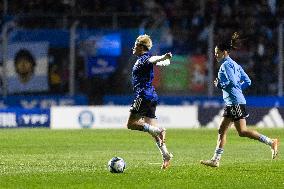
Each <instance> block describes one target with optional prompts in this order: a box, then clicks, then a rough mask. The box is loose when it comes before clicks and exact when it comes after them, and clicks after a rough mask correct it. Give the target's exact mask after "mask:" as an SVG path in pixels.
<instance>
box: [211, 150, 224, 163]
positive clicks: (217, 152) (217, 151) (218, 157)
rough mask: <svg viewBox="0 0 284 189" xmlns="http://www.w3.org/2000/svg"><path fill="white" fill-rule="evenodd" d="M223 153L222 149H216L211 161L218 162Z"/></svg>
mask: <svg viewBox="0 0 284 189" xmlns="http://www.w3.org/2000/svg"><path fill="white" fill-rule="evenodd" d="M223 152H224V149H223V148H216V150H215V153H214V155H213V157H212V159H213V160H218V161H220V159H221V156H222V154H223Z"/></svg>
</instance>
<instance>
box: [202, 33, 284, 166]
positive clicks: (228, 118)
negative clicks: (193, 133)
mask: <svg viewBox="0 0 284 189" xmlns="http://www.w3.org/2000/svg"><path fill="white" fill-rule="evenodd" d="M239 42H240V38H239V34H238V33H237V32H235V33H234V34H233V36H232V39H231V40H230V41H228V42H227V41H225V42H221V43H220V44H218V45H217V46H216V48H215V57H216V60H217V62H219V63H220V64H221V67H220V69H219V72H218V78H216V80H215V81H214V85H215V87H217V88H219V89H222V92H223V99H224V101H225V105H226V107H225V109H224V114H223V119H222V121H221V124H220V127H219V130H218V139H217V146H216V149H215V153H214V155H213V157H212V158H211V159H210V160H201V164H204V165H207V166H211V167H219V164H220V159H221V155H222V154H223V151H224V145H225V143H226V135H227V131H228V128H229V127H230V126H231V125H232V124H234V125H235V128H236V130H237V131H238V134H239V136H240V137H248V138H251V139H255V140H259V141H260V142H263V143H265V144H267V145H269V146H270V147H271V151H272V159H275V158H276V156H277V155H278V145H279V140H278V139H270V138H268V137H267V136H264V135H262V134H259V133H258V132H257V131H254V130H249V129H248V128H247V126H246V117H248V114H247V112H246V100H245V97H244V95H243V93H242V90H243V89H245V88H246V87H248V86H250V85H251V80H250V78H249V77H248V75H247V74H246V73H245V72H244V70H243V69H242V67H241V66H240V65H238V64H237V63H236V62H235V61H234V60H233V59H231V58H230V56H229V53H230V50H232V49H235V48H236V47H237V46H238V44H239Z"/></svg>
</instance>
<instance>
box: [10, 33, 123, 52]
mask: <svg viewBox="0 0 284 189" xmlns="http://www.w3.org/2000/svg"><path fill="white" fill-rule="evenodd" d="M121 33H122V32H121V31H114V30H99V29H97V30H95V29H77V30H76V36H77V37H76V43H77V45H78V47H79V50H80V51H81V52H82V51H84V53H86V54H89V55H91V54H93V55H94V54H96V55H102V56H106V55H108V56H119V55H120V54H121V46H122V41H121V39H122V36H121V35H123V34H121ZM126 33H127V32H126ZM10 36H11V37H10V42H26V41H29V42H39V41H46V42H48V43H49V45H50V47H51V48H69V42H70V32H69V30H66V29H34V30H26V29H18V30H15V31H13V33H12V34H11V35H10Z"/></svg>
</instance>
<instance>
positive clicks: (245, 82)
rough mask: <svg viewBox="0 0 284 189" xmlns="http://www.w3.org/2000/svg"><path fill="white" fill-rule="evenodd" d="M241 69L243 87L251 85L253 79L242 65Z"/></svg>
mask: <svg viewBox="0 0 284 189" xmlns="http://www.w3.org/2000/svg"><path fill="white" fill-rule="evenodd" d="M240 70H241V88H242V89H246V88H247V87H248V86H250V85H251V80H250V78H249V76H248V75H247V74H246V72H245V71H244V70H243V68H242V67H240Z"/></svg>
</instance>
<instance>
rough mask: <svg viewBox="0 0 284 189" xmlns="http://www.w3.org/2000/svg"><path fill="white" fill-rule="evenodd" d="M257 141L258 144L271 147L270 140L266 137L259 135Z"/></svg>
mask: <svg viewBox="0 0 284 189" xmlns="http://www.w3.org/2000/svg"><path fill="white" fill-rule="evenodd" d="M258 140H259V141H260V142H263V143H265V144H267V145H269V146H271V145H272V140H271V139H270V138H269V137H267V136H264V135H260V136H259V139H258Z"/></svg>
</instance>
